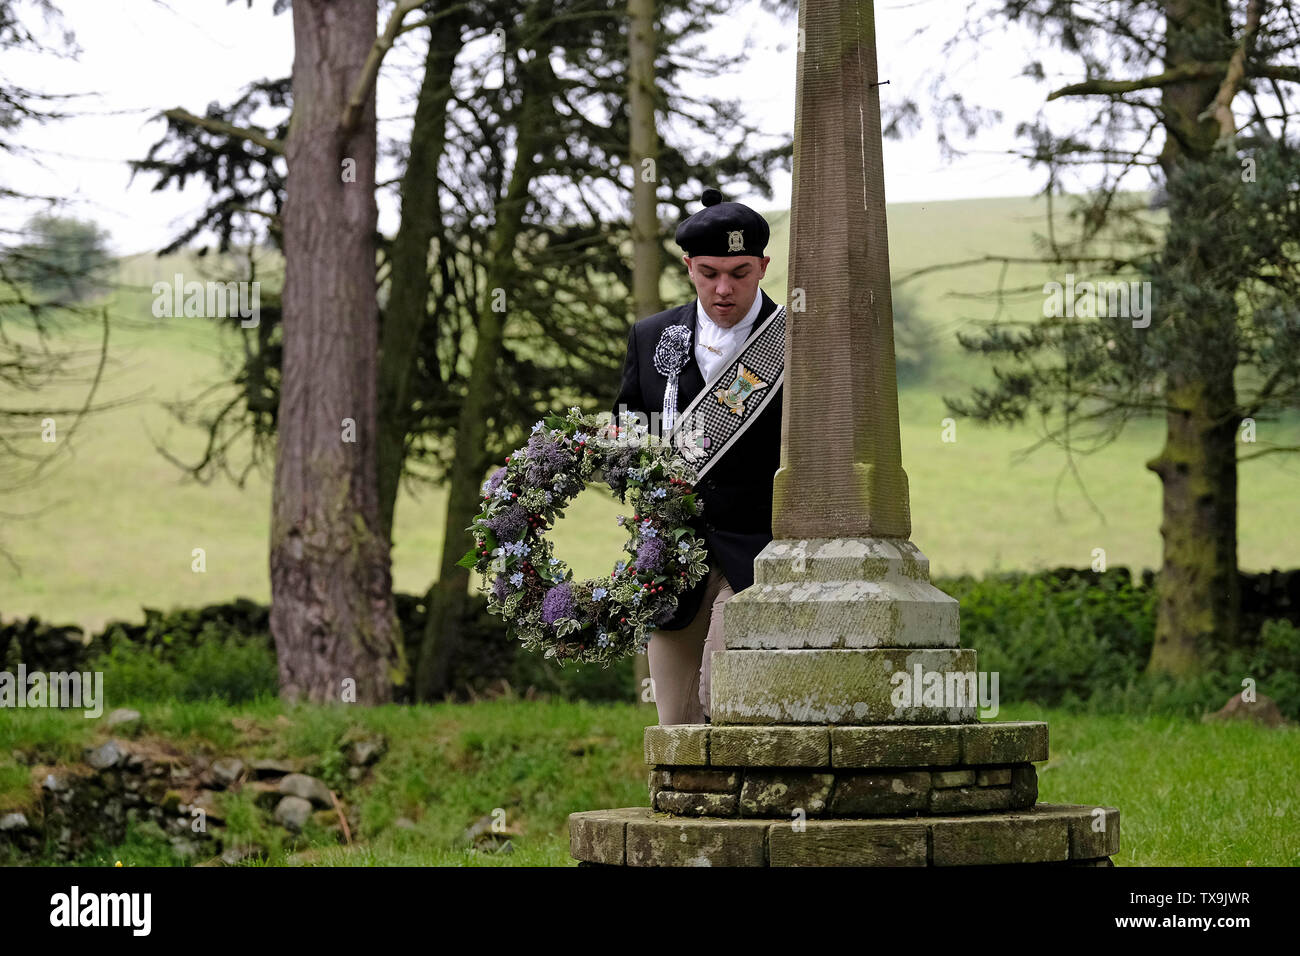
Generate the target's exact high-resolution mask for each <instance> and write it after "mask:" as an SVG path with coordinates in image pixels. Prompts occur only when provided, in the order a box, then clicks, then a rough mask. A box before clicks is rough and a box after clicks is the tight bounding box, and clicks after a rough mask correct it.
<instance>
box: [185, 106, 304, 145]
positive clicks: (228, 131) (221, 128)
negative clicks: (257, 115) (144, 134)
mask: <svg viewBox="0 0 1300 956" xmlns="http://www.w3.org/2000/svg"><path fill="white" fill-rule="evenodd" d="M163 116H165V117H167V118H168V119H169V120H172V121H173V122H176V123H184V124H186V125H187V126H197V127H198V128H199V129H205V130H207V131H208V132H209V133H220V134H221V135H222V136H229V137H231V138H232V139H243V140H247V141H248V142H250V143H252V144H253V145H255V146H260V147H262V148H263V149H264V150H266V151H267V152H268V153H275V154H276V155H279V156H283V155H284V143H283V142H282V141H281V140H278V139H275V138H274V137H271V136H267V135H266V134H265V133H263V132H260V131H258V130H255V129H249V128H247V127H244V126H235V125H234V124H233V123H226V122H224V121H222V120H219V119H213V118H212V117H209V116H197V115H195V114H194V113H191V112H190V111H189V110H183V109H180V108H179V107H177V108H176V109H173V110H164V111H163Z"/></svg>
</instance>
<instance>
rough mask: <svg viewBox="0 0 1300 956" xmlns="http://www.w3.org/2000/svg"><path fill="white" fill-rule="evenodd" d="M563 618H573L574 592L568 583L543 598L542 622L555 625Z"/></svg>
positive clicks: (554, 588)
mask: <svg viewBox="0 0 1300 956" xmlns="http://www.w3.org/2000/svg"><path fill="white" fill-rule="evenodd" d="M562 617H573V591H572V590H571V589H570V587H569V585H568V583H565V584H560V585H556V586H555V587H553V588H551V589H550V590H549V591H547V592H546V597H544V598H542V620H543V621H544V622H545V623H547V624H554V623H555V622H556V621H558V620H559V619H560V618H562Z"/></svg>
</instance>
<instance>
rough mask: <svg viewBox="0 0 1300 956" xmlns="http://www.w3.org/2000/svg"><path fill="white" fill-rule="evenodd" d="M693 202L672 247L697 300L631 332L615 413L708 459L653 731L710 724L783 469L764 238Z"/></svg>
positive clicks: (777, 314)
mask: <svg viewBox="0 0 1300 956" xmlns="http://www.w3.org/2000/svg"><path fill="white" fill-rule="evenodd" d="M703 203H704V208H703V209H702V210H701V211H699V212H697V213H696V214H695V215H693V216H691V217H689V218H688V219H687V220H685V221H684V222H683V223H682V224H681V225H680V226H679V227H678V229H677V233H676V237H675V238H676V241H677V244H678V245H679V246H681V247H682V249H683V250H684V252H685V255H684V256H682V262H683V263H685V265H686V269H687V272H688V274H689V275H690V279H691V282H692V284H694V286H695V291H696V294H697V298H696V299H695V300H694V301H692V302H690V303H689V304H687V305H683V306H679V307H677V308H674V309H668V310H667V311H665V312H660V313H658V314H657V315H652V316H650V317H648V318H644V319H641V320H640V321H638V322H636V323H635V324H634V325H633V326H632V330H631V332H630V333H629V335H628V344H627V359H626V361H625V363H624V367H623V384H622V388H621V389H620V390H619V393H618V398H617V399H616V400H615V404H614V411H613V415H614V423H615V424H617V423H618V422H619V421H620V415H621V414H622V413H623V412H636V413H640V414H642V415H645V416H647V417H648V418H649V419H650V421H652V422H653V421H655V420H656V419H655V418H653V417H651V415H652V413H660V415H661V416H662V417H661V418H660V419H659V421H660V422H663V421H664V420H665V419H667V420H670V421H669V424H668V425H666V426H663V427H662V432H663V433H664V434H665V435H666V434H667V433H668V432H669V430H670V429H671V428H672V425H673V424H678V425H682V426H685V422H686V421H687V420H688V419H689V420H690V421H692V422H700V423H702V426H701V428H700V430H701V431H702V432H703V435H704V437H703V438H702V439H698V440H697V441H698V442H699V443H700V444H702V445H703V446H705V447H707V448H708V449H709V452H708V457H707V458H706V459H705V460H704V461H703V462H701V461H700V460H699V459H696V460H694V461H693V464H695V465H696V470H697V473H699V474H701V475H702V477H701V478H700V479H699V481H698V482H697V483H696V485H695V488H696V493H697V496H698V497H697V500H698V501H700V502H702V504H703V507H702V509H701V510H702V515H701V527H699V530H700V531H701V533H702V535H703V537H704V541H705V544H706V545H707V546H708V550H709V573H708V575H707V576H706V578H705V579H704V580H703V581H701V582H700V583H699V584H698V585H697V586H696V587H695V588H694V589H693V590H691V591H690V592H688V593H686V594H683V595H682V596H681V598H680V599H679V604H678V608H677V611H676V613H675V614H674V615H673V616H672V617H671V618H669V619H668V620H667V621H665V622H664V623H663V624H662V625H660V628H659V629H658V630H656V631H654V632H653V633H652V634H651V638H650V643H649V645H648V647H647V648H646V653H647V656H648V658H649V665H650V679H651V683H652V686H653V690H654V697H655V704H656V706H657V708H658V712H659V723H660V724H661V725H665V724H695V723H707V722H709V678H710V674H711V666H710V665H711V659H712V655H713V653H714V652H716V651H720V650H722V649H723V646H724V645H723V634H722V606H723V605H724V604H725V603H726V602H727V601H728V600H730V598H731V597H732V596H733V595H735V594H736V593H737V592H739V591H743V590H744V589H745V588H747V587H749V586H750V585H751V584H752V583H753V580H754V558H755V557H756V556H757V555H758V553H759V552H760V551H762V550H763V547H764V546H765V545H766V544H767V543H768V542H769V541H771V540H772V478H773V476H774V475H775V473H776V470H777V468H778V466H779V465H780V458H781V394H782V393H781V382H782V380H783V378H784V357H785V352H784V347H785V341H784V340H785V332H784V328H785V325H784V318H785V310H784V309H778V307H777V304H776V303H775V302H773V301H772V299H770V298H769V297H768V296H767V295H766V293H764V292H763V291H762V290H761V289H759V287H758V283H759V281H760V280H761V279H762V278H763V276H764V274H765V273H766V272H767V265H768V262H770V261H771V260H770V257H768V256H765V255H763V250H764V247H765V246H766V245H767V241H768V238H769V237H770V229H769V227H768V224H767V222H766V221H764V219H763V217H762V216H760V215H759V214H758V213H756V212H755V211H754V210H752V209H750V208H749V207H748V206H745V205H742V204H740V203H734V202H722V195H721V193H719V192H718V191H717V190H716V189H706V190H705V191H704V195H703ZM706 384H707V387H706ZM678 409H683V410H685V411H684V412H683V413H678V411H677V410H678ZM679 414H680V417H681V420H678V421H672V420H674V419H678V418H679ZM692 427H694V426H692ZM680 432H681V429H680V428H679V429H678V431H677V432H675V433H674V434H675V435H678V434H680ZM699 454H701V455H703V454H704V452H700V453H699ZM687 457H688V460H691V456H690V455H688V456H687Z"/></svg>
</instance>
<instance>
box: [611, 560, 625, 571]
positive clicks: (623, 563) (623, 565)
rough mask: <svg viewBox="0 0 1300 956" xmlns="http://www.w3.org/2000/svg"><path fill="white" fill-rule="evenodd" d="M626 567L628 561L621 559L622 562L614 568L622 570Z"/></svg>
mask: <svg viewBox="0 0 1300 956" xmlns="http://www.w3.org/2000/svg"><path fill="white" fill-rule="evenodd" d="M625 567H627V562H626V561H620V562H618V564H616V565H614V570H615V571H622V570H623V569H624V568H625Z"/></svg>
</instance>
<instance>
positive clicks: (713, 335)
mask: <svg viewBox="0 0 1300 956" xmlns="http://www.w3.org/2000/svg"><path fill="white" fill-rule="evenodd" d="M762 308H763V293H762V292H759V291H755V293H754V304H753V305H751V306H750V307H749V311H748V312H746V313H745V317H744V318H743V319H741V320H740V321H739V322H737V323H736V324H735V325H733V326H732V327H731V328H729V329H724V328H723V327H722V326H720V325H718V323H716V322H714V321H713V319H711V318H710V317H709V314H708V313H707V312H705V311H704V305H703V304H702V303H701V302H700V300H699V299H696V300H695V311H696V313H697V316H696V322H695V361H696V362H697V363H699V366H700V374H701V375H703V376H704V382H705V384H706V385H707V384H708V382H709V380H710V379H712V378H713V375H714V373H715V372H717V370H718V368H719V366H721V365H722V364H723V363H725V362H727V361H729V360H730V358H731V356H732V353H734V352H735V351H736V349H738V348H740V346H741V345H743V344H744V342H745V339H747V338H749V334H750V333H751V332H753V331H754V322H755V320H756V319H757V318H758V313H759V311H760V310H761V309H762ZM708 345H712V346H713V348H715V349H717V350H718V351H717V352H714V351H711V350H710V349H708V348H706V347H705V346H708ZM719 353H721V354H719Z"/></svg>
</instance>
